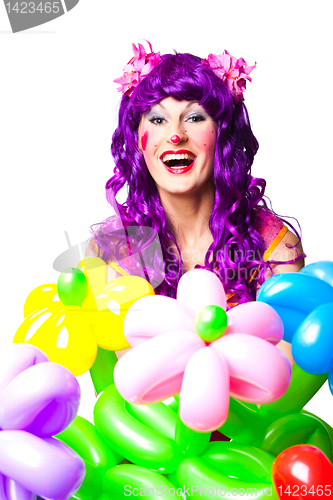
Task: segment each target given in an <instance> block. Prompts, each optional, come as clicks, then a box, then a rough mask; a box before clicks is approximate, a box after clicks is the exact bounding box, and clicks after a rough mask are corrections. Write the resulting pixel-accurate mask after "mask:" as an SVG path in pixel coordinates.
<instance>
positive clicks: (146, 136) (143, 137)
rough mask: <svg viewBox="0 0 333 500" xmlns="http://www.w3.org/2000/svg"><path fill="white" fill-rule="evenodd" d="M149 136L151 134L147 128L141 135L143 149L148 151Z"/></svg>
mask: <svg viewBox="0 0 333 500" xmlns="http://www.w3.org/2000/svg"><path fill="white" fill-rule="evenodd" d="M148 136H149V134H148V130H146V132H145V133H144V134H143V135H142V137H141V146H142V149H143V151H146V147H147V141H148Z"/></svg>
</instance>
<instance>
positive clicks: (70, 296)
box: [58, 267, 88, 307]
mask: <svg viewBox="0 0 333 500" xmlns="http://www.w3.org/2000/svg"><path fill="white" fill-rule="evenodd" d="M58 295H59V299H60V300H61V302H62V303H63V304H64V305H65V306H79V307H81V304H82V302H83V301H84V299H85V298H86V297H87V295H88V282H87V279H86V277H85V275H84V274H83V272H82V271H80V269H77V268H76V267H70V268H68V269H65V271H63V272H62V273H61V274H60V276H59V279H58Z"/></svg>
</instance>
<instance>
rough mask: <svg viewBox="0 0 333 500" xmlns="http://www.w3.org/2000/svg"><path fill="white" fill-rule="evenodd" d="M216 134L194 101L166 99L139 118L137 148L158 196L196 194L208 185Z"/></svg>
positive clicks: (211, 123)
mask: <svg viewBox="0 0 333 500" xmlns="http://www.w3.org/2000/svg"><path fill="white" fill-rule="evenodd" d="M216 132H217V124H216V122H214V120H213V119H212V118H211V117H210V116H209V114H208V113H207V112H206V111H205V110H204V108H203V107H202V106H200V105H199V104H198V103H197V102H196V101H191V102H188V101H176V100H175V99H174V98H173V97H168V98H166V99H163V100H162V101H161V102H159V103H158V104H156V105H155V106H153V107H152V108H151V110H150V111H149V113H147V114H146V115H144V116H142V118H141V121H140V125H139V148H140V151H141V152H142V154H143V156H144V159H145V161H146V165H147V167H148V170H149V172H150V174H151V176H152V178H153V179H154V181H155V183H156V186H157V188H158V190H159V193H160V195H161V194H162V192H163V191H166V192H168V193H170V194H185V193H195V192H197V191H198V190H200V189H204V188H205V187H206V185H207V183H211V181H212V176H213V170H214V154H215V144H216Z"/></svg>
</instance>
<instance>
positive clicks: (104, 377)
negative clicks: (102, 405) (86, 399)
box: [89, 347, 118, 394]
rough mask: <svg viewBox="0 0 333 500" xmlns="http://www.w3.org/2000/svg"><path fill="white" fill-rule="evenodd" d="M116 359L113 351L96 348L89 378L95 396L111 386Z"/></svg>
mask: <svg viewBox="0 0 333 500" xmlns="http://www.w3.org/2000/svg"><path fill="white" fill-rule="evenodd" d="M117 361H118V359H117V356H116V354H115V352H114V351H108V350H106V349H102V348H101V347H98V349H97V356H96V359H95V362H94V364H93V365H92V367H91V368H90V370H89V371H90V376H91V380H92V383H93V384H94V387H95V391H96V392H97V394H99V393H100V392H102V391H104V389H105V388H106V387H108V386H109V385H110V384H113V370H114V367H115V366H116V363H117Z"/></svg>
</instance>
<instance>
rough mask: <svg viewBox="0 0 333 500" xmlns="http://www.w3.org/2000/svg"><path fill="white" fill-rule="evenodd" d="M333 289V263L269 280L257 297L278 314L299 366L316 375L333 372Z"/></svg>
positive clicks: (320, 264)
mask: <svg viewBox="0 0 333 500" xmlns="http://www.w3.org/2000/svg"><path fill="white" fill-rule="evenodd" d="M332 285H333V262H328V261H323V262H317V263H314V264H310V265H308V266H305V267H304V268H303V269H302V270H301V271H300V272H299V273H286V274H278V275H276V276H273V277H272V278H269V279H268V280H267V281H266V282H265V283H264V284H263V285H262V287H261V288H260V290H259V293H258V296H257V300H258V301H261V302H263V303H266V304H269V305H271V306H272V307H273V308H274V309H275V310H276V311H277V312H278V314H279V315H280V317H281V318H282V321H283V323H284V328H285V336H284V338H285V340H287V341H288V342H291V343H292V354H293V357H294V359H295V361H296V363H297V364H298V365H299V366H300V368H302V370H304V371H305V372H308V373H311V374H314V375H320V374H324V373H327V372H329V371H331V370H333V357H332V353H333V336H332V325H333V286H332Z"/></svg>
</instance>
